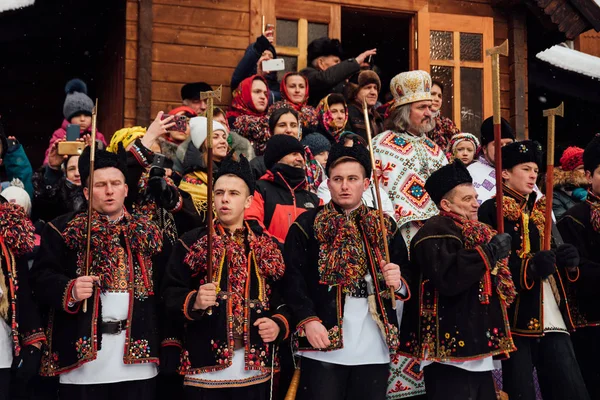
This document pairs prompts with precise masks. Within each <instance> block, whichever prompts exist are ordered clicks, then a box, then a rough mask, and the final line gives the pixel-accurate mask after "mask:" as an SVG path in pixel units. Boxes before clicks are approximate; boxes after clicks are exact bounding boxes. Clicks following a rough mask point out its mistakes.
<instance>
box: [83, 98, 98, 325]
mask: <svg viewBox="0 0 600 400" xmlns="http://www.w3.org/2000/svg"><path fill="white" fill-rule="evenodd" d="M97 115H98V99H96V105H95V106H94V108H93V109H92V138H91V139H92V143H91V144H90V177H89V184H88V193H89V195H88V197H89V199H88V215H87V237H86V239H85V240H86V243H85V274H84V275H85V276H87V275H89V274H90V264H91V263H92V253H91V245H92V213H93V211H94V206H93V204H94V200H93V199H94V163H95V161H96V117H97ZM83 184H84V185H85V182H83ZM83 312H84V313H86V312H87V299H85V300H84V301H83Z"/></svg>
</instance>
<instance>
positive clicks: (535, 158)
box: [502, 140, 542, 169]
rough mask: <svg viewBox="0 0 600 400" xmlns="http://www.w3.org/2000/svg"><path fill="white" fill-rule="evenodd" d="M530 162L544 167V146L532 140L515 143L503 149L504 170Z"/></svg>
mask: <svg viewBox="0 0 600 400" xmlns="http://www.w3.org/2000/svg"><path fill="white" fill-rule="evenodd" d="M528 162H533V163H536V164H537V166H538V167H540V166H541V165H542V146H541V145H540V144H539V143H538V142H534V141H532V140H523V141H522V142H513V143H511V144H507V145H506V146H504V147H503V148H502V169H511V168H512V167H514V166H515V165H519V164H524V163H528Z"/></svg>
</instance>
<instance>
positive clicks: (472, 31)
mask: <svg viewBox="0 0 600 400" xmlns="http://www.w3.org/2000/svg"><path fill="white" fill-rule="evenodd" d="M419 14H421V13H418V14H417V23H418V30H417V32H418V34H419V37H418V46H419V48H418V61H419V63H418V64H419V65H418V66H419V68H420V69H424V70H429V71H430V73H431V77H432V79H433V80H436V81H439V82H441V83H442V84H443V85H444V98H443V104H442V115H444V116H447V117H449V118H451V119H452V120H453V121H454V122H455V123H456V125H457V126H458V127H459V128H460V129H461V131H463V132H470V133H473V134H475V135H477V136H479V128H480V126H481V123H482V122H483V120H484V119H485V118H487V117H489V116H491V115H492V63H491V59H490V57H487V56H486V55H485V50H486V49H488V48H490V47H493V46H494V22H493V18H489V17H472V16H465V15H455V14H438V13H426V12H425V13H423V15H419Z"/></svg>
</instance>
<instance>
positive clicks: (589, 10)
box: [571, 0, 600, 32]
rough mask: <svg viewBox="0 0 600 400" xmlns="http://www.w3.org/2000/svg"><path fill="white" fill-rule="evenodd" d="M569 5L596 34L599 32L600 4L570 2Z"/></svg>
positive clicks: (586, 0) (587, 0) (572, 0)
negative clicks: (583, 18) (571, 5)
mask: <svg viewBox="0 0 600 400" xmlns="http://www.w3.org/2000/svg"><path fill="white" fill-rule="evenodd" d="M571 4H573V6H575V8H576V9H577V11H579V12H580V13H581V14H583V16H584V17H585V19H586V20H587V21H588V22H589V23H590V25H592V27H593V28H594V29H595V30H596V32H600V4H598V3H597V2H594V1H592V0H571Z"/></svg>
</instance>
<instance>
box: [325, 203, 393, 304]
mask: <svg viewBox="0 0 600 400" xmlns="http://www.w3.org/2000/svg"><path fill="white" fill-rule="evenodd" d="M358 226H360V230H359V228H358ZM386 228H387V230H388V237H392V232H391V224H390V222H389V220H388V219H386ZM314 230H315V237H316V239H317V240H318V241H319V243H320V245H319V263H318V264H319V276H320V281H319V283H321V284H323V285H329V286H341V287H342V290H343V291H344V293H349V292H351V289H352V287H353V285H354V284H355V283H356V282H358V281H359V280H360V279H363V277H364V276H365V275H366V274H367V259H368V254H367V251H370V250H371V249H372V251H373V252H374V253H375V261H376V262H377V265H378V263H379V262H380V260H382V259H383V256H382V255H383V254H385V250H384V246H383V235H382V233H381V230H380V229H379V214H378V213H377V211H376V210H370V209H369V208H367V207H366V206H365V205H362V204H361V205H360V206H359V207H358V208H357V209H356V210H354V211H352V212H351V213H350V215H346V214H345V213H343V212H339V211H338V210H336V208H335V206H334V205H333V202H331V201H330V202H329V203H327V204H326V205H325V207H323V209H322V210H321V211H319V213H318V214H317V217H316V218H315V222H314ZM361 231H362V234H361ZM363 234H364V239H366V241H364V240H363Z"/></svg>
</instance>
